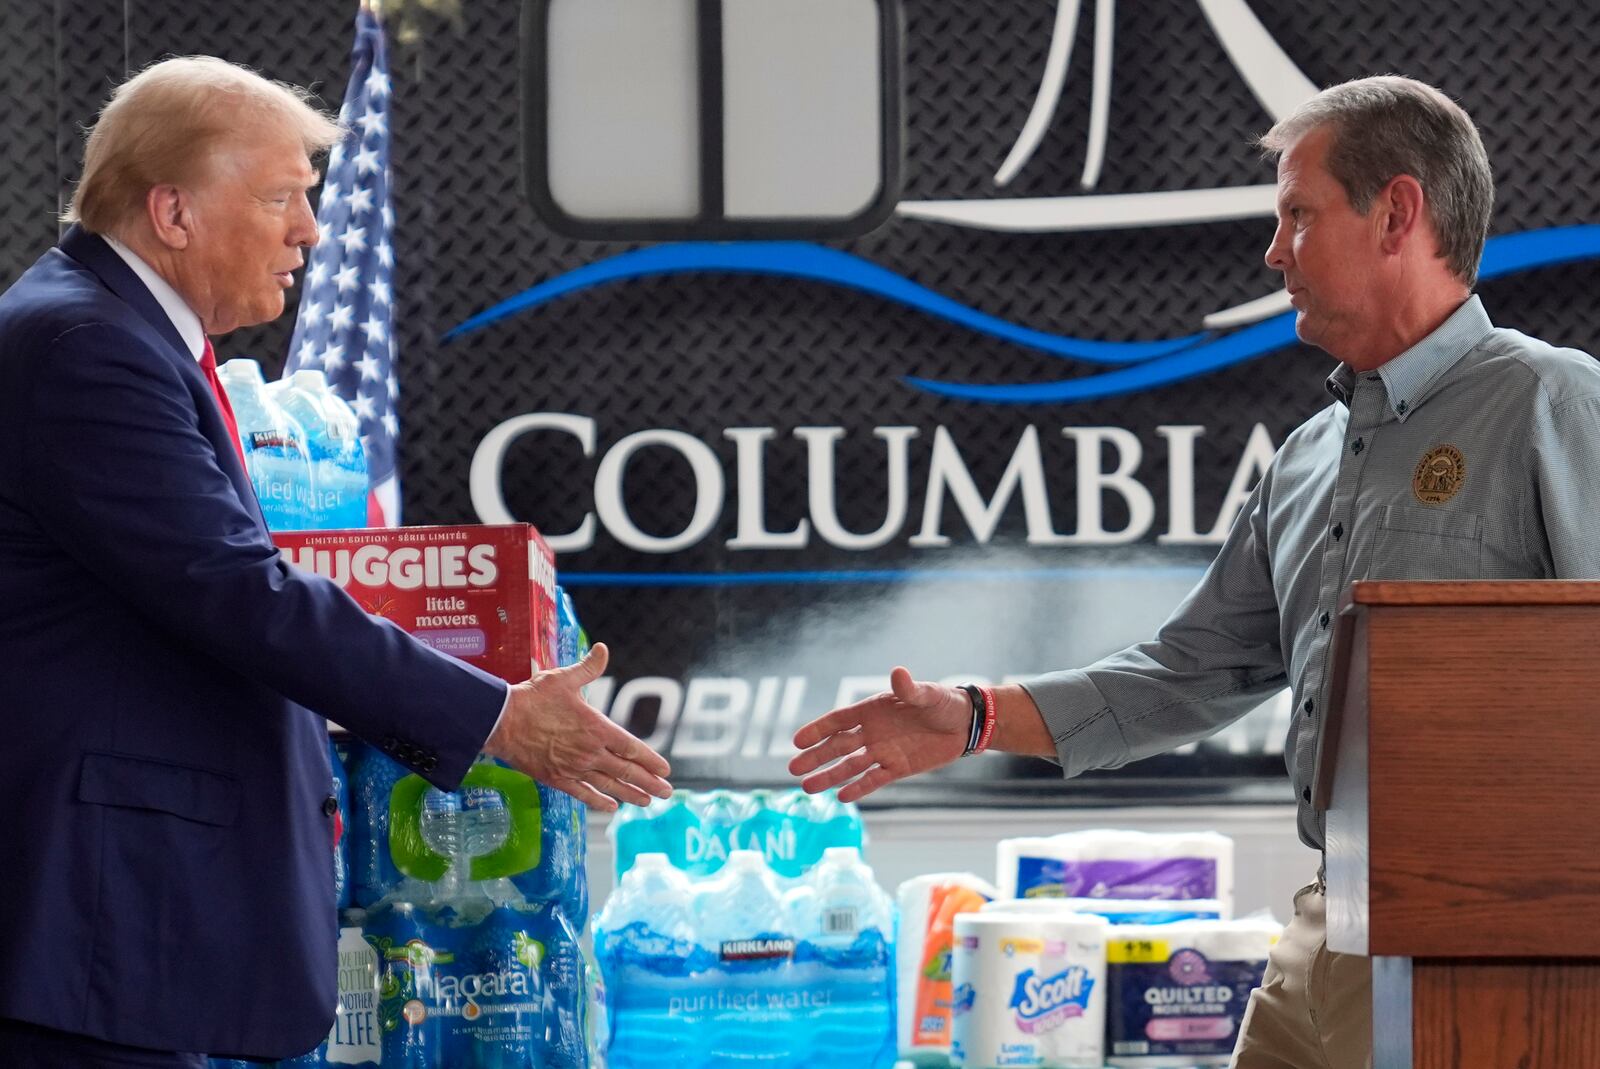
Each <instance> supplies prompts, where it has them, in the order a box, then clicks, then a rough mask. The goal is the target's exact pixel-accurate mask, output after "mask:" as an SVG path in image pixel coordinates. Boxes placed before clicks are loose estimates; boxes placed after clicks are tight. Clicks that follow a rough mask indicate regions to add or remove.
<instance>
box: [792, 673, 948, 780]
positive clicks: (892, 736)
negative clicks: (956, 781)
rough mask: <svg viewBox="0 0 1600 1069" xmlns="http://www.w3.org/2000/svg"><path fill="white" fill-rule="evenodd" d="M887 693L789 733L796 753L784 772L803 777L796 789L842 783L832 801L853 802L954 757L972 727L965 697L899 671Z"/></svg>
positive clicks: (828, 714) (891, 674)
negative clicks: (793, 733)
mask: <svg viewBox="0 0 1600 1069" xmlns="http://www.w3.org/2000/svg"><path fill="white" fill-rule="evenodd" d="M889 686H890V688H891V689H890V690H887V691H885V692H883V693H882V694H876V695H874V696H872V697H871V698H868V699H866V700H865V701H860V702H857V703H856V704H854V705H847V706H845V707H844V708H843V709H835V710H834V711H833V712H831V713H827V714H825V715H823V716H820V717H818V718H817V719H815V720H813V721H812V722H811V723H809V724H807V725H806V726H805V727H803V728H801V729H800V730H799V731H797V732H795V735H794V744H795V746H796V747H798V748H799V750H800V754H799V756H797V757H796V758H795V759H794V760H792V761H790V762H789V771H790V772H791V773H792V774H794V775H796V776H804V777H805V778H804V779H802V780H801V781H800V786H801V787H803V788H805V790H806V791H808V792H809V793H811V794H815V793H817V792H818V791H825V790H827V789H828V788H829V787H839V785H840V784H844V786H842V787H839V800H840V801H841V802H854V801H856V800H857V799H860V798H865V797H866V796H867V795H869V794H871V793H872V792H873V791H875V790H877V789H878V788H880V787H882V786H884V785H885V784H888V783H893V782H894V781H895V780H897V779H904V778H905V777H907V776H914V775H916V774H917V773H919V772H927V771H929V770H930V769H935V768H939V767H940V766H942V765H947V764H949V763H950V762H951V761H954V760H955V759H956V758H958V757H960V756H961V754H962V752H963V751H964V750H965V749H966V747H967V736H968V733H969V732H970V730H971V727H972V702H971V701H970V700H969V699H968V697H967V695H966V694H965V693H963V692H962V691H960V690H957V689H956V688H955V687H947V686H944V685H942V684H939V683H919V682H917V681H916V680H914V679H912V678H911V673H910V672H909V671H907V670H906V669H904V668H896V669H895V670H894V671H893V672H892V673H890V675H889ZM830 762H833V763H832V764H830ZM823 766H827V767H823ZM818 769H821V771H817V770H818ZM807 773H810V774H809V775H807Z"/></svg>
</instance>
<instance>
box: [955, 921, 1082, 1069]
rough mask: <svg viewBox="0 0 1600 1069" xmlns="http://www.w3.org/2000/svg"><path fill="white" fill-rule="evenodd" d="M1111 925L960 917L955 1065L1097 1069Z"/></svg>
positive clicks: (991, 1068)
mask: <svg viewBox="0 0 1600 1069" xmlns="http://www.w3.org/2000/svg"><path fill="white" fill-rule="evenodd" d="M1110 930H1111V925H1110V924H1109V923H1108V922H1107V921H1106V919H1105V918H1104V917H1094V916H1089V915H1087V914H1062V915H1060V916H1040V915H1026V916H1024V915H1019V914H1013V913H965V914H962V915H960V916H958V917H956V919H955V950H954V953H953V954H952V959H951V981H952V983H953V984H954V993H953V995H954V1002H955V1005H954V1012H953V1015H952V1021H951V1025H952V1028H951V1032H952V1035H951V1042H950V1062H951V1064H952V1065H959V1066H967V1067H969V1069H1001V1067H1013V1066H1024V1067H1041V1069H1078V1067H1082V1069H1100V1067H1101V1066H1102V1065H1104V1064H1105V1061H1104V1052H1105V1020H1106V1018H1105V1014H1106V994H1105V975H1106V939H1107V935H1108V933H1109V932H1110Z"/></svg>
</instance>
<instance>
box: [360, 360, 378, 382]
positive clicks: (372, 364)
mask: <svg viewBox="0 0 1600 1069" xmlns="http://www.w3.org/2000/svg"><path fill="white" fill-rule="evenodd" d="M356 366H357V367H359V368H360V369H361V380H362V381H363V382H365V381H367V380H368V379H371V380H372V381H373V382H381V381H383V361H382V360H379V359H378V358H377V357H375V356H373V355H372V354H371V353H367V354H366V355H365V356H363V357H362V358H361V359H360V360H357V361H356Z"/></svg>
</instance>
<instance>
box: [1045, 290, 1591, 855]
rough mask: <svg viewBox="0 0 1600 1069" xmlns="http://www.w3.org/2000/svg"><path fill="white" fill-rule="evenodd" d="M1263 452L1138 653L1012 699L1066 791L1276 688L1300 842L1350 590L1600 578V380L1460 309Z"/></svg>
mask: <svg viewBox="0 0 1600 1069" xmlns="http://www.w3.org/2000/svg"><path fill="white" fill-rule="evenodd" d="M1328 390H1329V392H1330V393H1332V394H1333V395H1334V397H1335V398H1336V401H1335V403H1333V404H1331V405H1329V406H1328V407H1327V408H1326V409H1324V410H1323V411H1321V412H1319V413H1318V414H1317V415H1315V416H1313V417H1312V418H1311V419H1309V420H1307V421H1306V422H1305V423H1304V424H1302V425H1301V426H1300V427H1299V428H1297V429H1296V430H1295V431H1294V433H1293V434H1291V435H1290V436H1289V438H1288V440H1287V441H1285V442H1284V444H1283V447H1282V448H1281V449H1280V450H1279V451H1278V455H1277V456H1276V457H1275V458H1274V459H1273V462H1272V464H1271V466H1270V468H1269V469H1268V471H1267V472H1266V473H1265V474H1264V475H1263V476H1262V479H1261V482H1260V483H1259V484H1258V485H1257V486H1256V488H1255V492H1254V493H1253V494H1252V495H1251V497H1250V499H1249V501H1248V502H1247V503H1246V504H1245V506H1244V508H1243V510H1242V511H1241V512H1240V514H1239V518H1238V520H1237V522H1235V523H1234V525H1233V529H1232V531H1231V532H1230V534H1229V535H1228V539H1227V541H1226V542H1225V543H1224V544H1223V547H1222V550H1221V552H1219V553H1218V555H1217V558H1216V560H1215V561H1213V562H1212V565H1211V567H1210V569H1208V570H1207V572H1206V574H1205V577H1204V578H1203V579H1201V581H1200V584H1199V585H1198V586H1197V587H1195V589H1194V590H1193V591H1192V592H1191V593H1190V594H1189V596H1188V597H1187V598H1186V599H1185V600H1184V602H1183V604H1182V605H1180V606H1179V607H1178V609H1177V610H1176V611H1175V612H1174V613H1173V615H1172V617H1171V619H1169V620H1168V621H1167V622H1166V623H1165V624H1164V625H1162V627H1161V630H1160V632H1159V633H1158V634H1157V636H1156V638H1155V640H1154V641H1151V642H1145V643H1141V644H1139V645H1137V646H1131V647H1129V648H1128V649H1125V650H1123V651H1121V652H1120V653H1114V654H1112V655H1111V656H1109V657H1106V658H1105V659H1103V660H1101V661H1098V662H1096V663H1095V664H1093V665H1090V666H1089V667H1088V668H1084V669H1081V670H1077V671H1069V672H1055V673H1052V674H1050V675H1046V676H1043V677H1040V678H1038V679H1036V680H1033V681H1030V682H1029V683H1028V684H1027V690H1028V692H1029V693H1030V694H1031V695H1032V697H1033V700H1034V702H1035V703H1036V704H1037V705H1038V706H1039V710H1040V712H1042V713H1043V714H1044V720H1045V723H1046V724H1047V725H1048V727H1049V728H1050V732H1051V735H1052V736H1053V737H1054V738H1055V743H1056V750H1057V754H1058V756H1059V758H1060V761H1061V765H1062V768H1063V770H1064V772H1065V773H1066V775H1068V776H1074V775H1077V774H1078V773H1080V772H1083V771H1086V770H1088V769H1091V768H1115V767H1117V766H1119V765H1123V764H1126V763H1127V762H1129V761H1134V760H1137V759H1139V758H1141V757H1148V756H1150V755H1152V754H1156V753H1160V752H1162V751H1164V750H1168V749H1171V748H1172V747H1174V746H1178V745H1181V744H1182V743H1185V742H1189V741H1191V740H1193V739H1198V738H1201V737H1203V736H1206V735H1209V734H1211V733H1212V732H1214V731H1216V730H1218V729H1219V728H1221V727H1223V726H1225V725H1226V724H1228V723H1230V722H1232V721H1233V720H1236V719H1238V718H1239V717H1240V716H1242V715H1244V714H1245V713H1246V712H1248V711H1249V710H1250V709H1251V708H1253V707H1254V706H1255V705H1257V704H1259V703H1260V701H1261V700H1262V699H1263V698H1264V697H1265V696H1266V695H1268V694H1270V693H1272V692H1273V691H1275V690H1277V689H1279V688H1281V687H1283V686H1284V685H1285V683H1286V682H1287V684H1288V686H1290V687H1291V688H1293V693H1294V720H1293V722H1292V724H1291V726H1290V728H1289V738H1288V742H1287V744H1286V747H1285V750H1284V760H1285V763H1286V764H1287V765H1288V767H1289V776H1290V779H1291V780H1292V781H1293V784H1294V790H1295V794H1296V796H1297V799H1298V801H1299V806H1300V812H1299V826H1300V837H1301V838H1302V839H1303V840H1305V842H1306V843H1307V844H1308V845H1310V846H1312V847H1316V848H1319V849H1320V848H1321V846H1322V844H1323V826H1322V819H1321V814H1319V813H1317V812H1315V811H1314V810H1313V809H1312V808H1311V804H1310V799H1311V779H1312V772H1313V768H1314V761H1315V757H1316V749H1317V738H1318V736H1319V734H1320V731H1321V726H1322V717H1323V716H1324V714H1325V712H1326V710H1325V706H1326V704H1327V700H1328V690H1329V683H1330V680H1329V665H1328V645H1329V638H1330V636H1331V635H1332V633H1333V627H1332V622H1331V618H1332V614H1333V613H1335V612H1336V611H1337V609H1338V603H1339V598H1340V596H1341V594H1342V593H1343V592H1344V590H1345V589H1346V588H1347V587H1348V586H1349V585H1350V583H1351V582H1352V581H1353V580H1357V579H1595V578H1600V523H1597V522H1596V521H1595V519H1594V516H1593V515H1592V514H1591V512H1590V510H1591V509H1593V508H1595V507H1596V506H1597V505H1600V364H1597V363H1596V362H1595V361H1594V360H1593V359H1591V358H1590V357H1589V356H1588V355H1587V354H1585V353H1581V352H1578V351H1577V350H1574V349H1557V348H1554V347H1552V346H1549V345H1546V344H1544V343H1543V342H1540V341H1538V340H1536V339H1533V338H1530V337H1528V336H1527V335H1524V334H1520V333H1518V332H1516V331H1512V330H1502V329H1498V328H1496V327H1495V326H1494V324H1492V323H1490V322H1489V317H1488V315H1487V314H1485V312H1484V310H1483V305H1482V303H1481V302H1480V301H1479V300H1478V298H1477V297H1472V298H1469V299H1468V300H1467V301H1466V302H1465V303H1464V304H1462V305H1461V307H1460V308H1458V309H1457V310H1456V311H1455V312H1454V313H1453V314H1452V315H1451V316H1450V318H1449V319H1447V320H1446V321H1445V322H1444V324H1443V325H1441V326H1440V327H1439V329H1438V330H1436V331H1434V332H1433V333H1432V334H1430V335H1428V337H1426V338H1424V339H1423V340H1422V341H1420V342H1418V343H1417V344H1416V345H1415V346H1413V347H1412V348H1410V349H1408V350H1406V351H1405V352H1404V353H1401V354H1400V355H1399V356H1397V357H1395V358H1394V359H1393V360H1390V361H1389V362H1388V363H1386V364H1384V365H1383V366H1382V367H1381V368H1379V369H1378V370H1377V371H1375V372H1371V373H1368V374H1364V375H1357V374H1356V373H1354V372H1352V371H1351V370H1350V369H1349V368H1348V367H1345V366H1344V365H1340V367H1339V369H1338V370H1337V371H1335V372H1334V374H1333V375H1332V376H1331V377H1330V378H1329V379H1328Z"/></svg>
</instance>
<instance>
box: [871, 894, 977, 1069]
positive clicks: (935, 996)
mask: <svg viewBox="0 0 1600 1069" xmlns="http://www.w3.org/2000/svg"><path fill="white" fill-rule="evenodd" d="M994 894H995V891H994V887H993V886H992V885H991V884H990V883H989V881H987V880H985V879H983V878H981V877H978V876H974V875H973V874H971V873H970V872H936V873H934V874H932V875H930V876H916V877H913V878H912V879H909V880H907V881H906V882H905V883H902V884H901V885H900V887H899V890H898V891H897V892H896V895H895V897H896V899H897V901H898V904H899V907H900V928H899V934H898V936H897V938H896V945H895V979H896V993H897V998H898V1009H899V1013H898V1014H897V1015H896V1016H897V1018H898V1021H899V1037H900V1038H899V1047H900V1057H901V1058H903V1059H906V1060H908V1061H911V1062H914V1063H917V1064H919V1065H929V1066H934V1065H945V1064H947V1063H948V1061H949V1058H950V1014H951V984H950V958H951V948H952V943H953V940H954V937H955V919H956V917H957V916H960V915H962V914H965V913H971V912H975V911H976V910H978V909H979V908H980V907H981V906H982V905H983V904H984V903H985V902H987V901H988V900H989V899H991V898H993V897H994Z"/></svg>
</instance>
